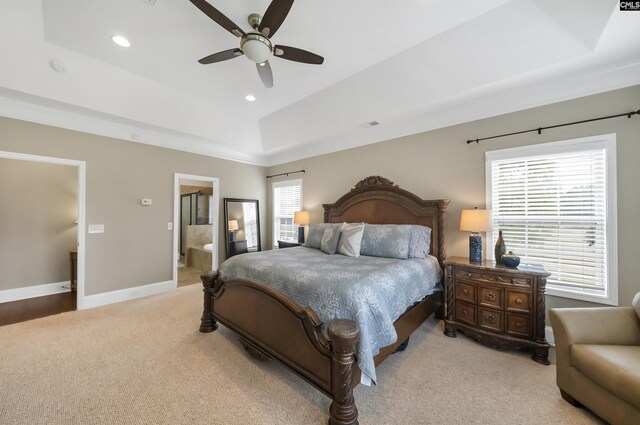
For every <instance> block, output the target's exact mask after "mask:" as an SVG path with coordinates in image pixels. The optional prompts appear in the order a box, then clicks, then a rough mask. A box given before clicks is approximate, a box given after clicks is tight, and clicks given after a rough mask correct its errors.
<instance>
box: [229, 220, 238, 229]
mask: <svg viewBox="0 0 640 425" xmlns="http://www.w3.org/2000/svg"><path fill="white" fill-rule="evenodd" d="M228 226H229V230H238V229H239V227H238V220H229V223H228Z"/></svg>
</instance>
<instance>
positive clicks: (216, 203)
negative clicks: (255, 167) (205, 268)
mask: <svg viewBox="0 0 640 425" xmlns="http://www.w3.org/2000/svg"><path fill="white" fill-rule="evenodd" d="M180 179H186V180H199V181H204V182H211V184H212V186H213V199H212V200H213V205H212V206H211V208H212V209H213V212H212V219H211V226H212V228H211V243H212V245H213V246H212V250H211V270H216V269H217V268H218V255H219V253H218V228H219V227H220V226H219V224H220V211H219V210H220V179H219V178H217V177H209V176H198V175H195V174H184V173H174V175H173V285H174V288H177V287H178V256H179V252H178V250H179V249H180V241H179V238H180V228H179V226H180V224H181V222H180V207H181V204H182V203H181V197H180Z"/></svg>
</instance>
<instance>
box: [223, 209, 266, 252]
mask: <svg viewBox="0 0 640 425" xmlns="http://www.w3.org/2000/svg"><path fill="white" fill-rule="evenodd" d="M224 223H225V241H226V243H225V247H226V253H227V258H230V257H233V256H234V255H238V254H244V253H245V252H253V251H260V250H261V248H260V206H259V204H258V200H257V199H236V198H224Z"/></svg>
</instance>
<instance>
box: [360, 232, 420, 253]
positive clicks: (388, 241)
mask: <svg viewBox="0 0 640 425" xmlns="http://www.w3.org/2000/svg"><path fill="white" fill-rule="evenodd" d="M410 238H411V226H407V225H399V224H365V226H364V234H363V235H362V245H361V246H360V255H368V256H370V257H386V258H398V259H401V260H405V259H407V258H408V257H409V239H410Z"/></svg>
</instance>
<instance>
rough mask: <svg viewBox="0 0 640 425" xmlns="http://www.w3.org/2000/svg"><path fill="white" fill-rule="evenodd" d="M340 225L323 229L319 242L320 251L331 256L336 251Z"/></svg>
mask: <svg viewBox="0 0 640 425" xmlns="http://www.w3.org/2000/svg"><path fill="white" fill-rule="evenodd" d="M341 227H342V225H341V224H338V225H334V226H329V227H327V228H326V229H324V232H323V233H322V240H321V242H320V249H321V250H322V252H324V253H325V254H329V255H333V254H335V253H336V250H337V249H338V241H339V240H340V228H341Z"/></svg>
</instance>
